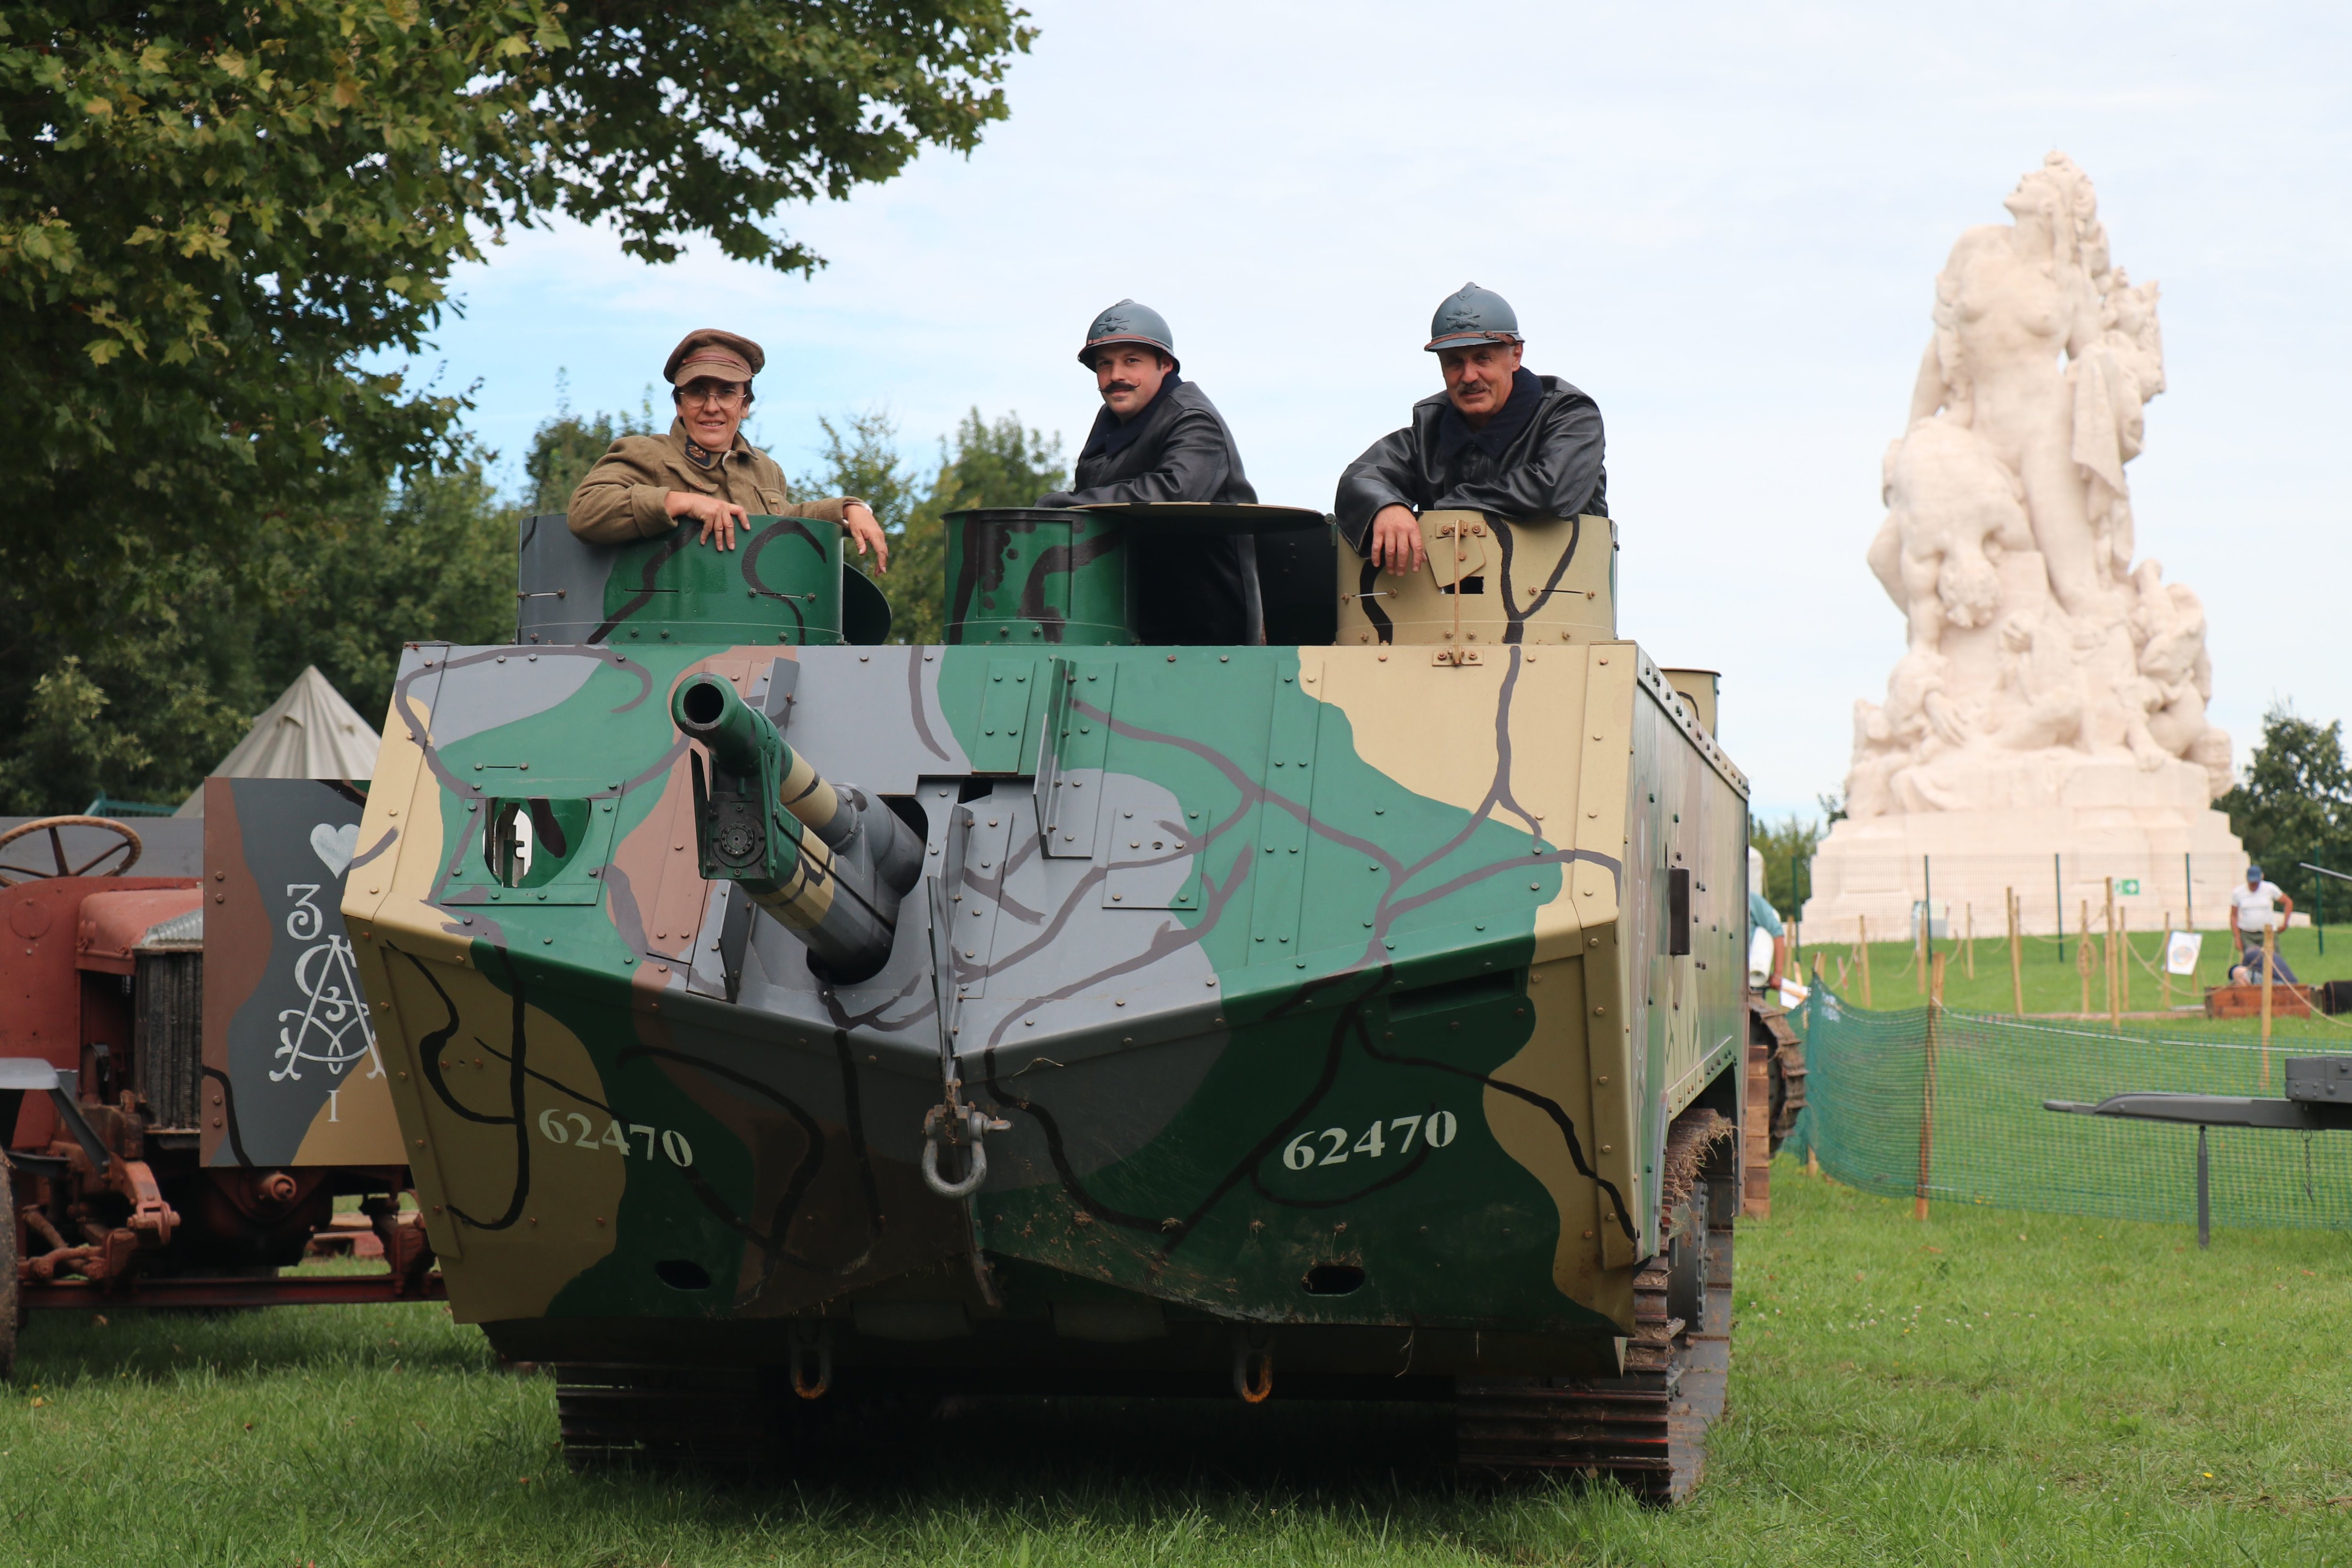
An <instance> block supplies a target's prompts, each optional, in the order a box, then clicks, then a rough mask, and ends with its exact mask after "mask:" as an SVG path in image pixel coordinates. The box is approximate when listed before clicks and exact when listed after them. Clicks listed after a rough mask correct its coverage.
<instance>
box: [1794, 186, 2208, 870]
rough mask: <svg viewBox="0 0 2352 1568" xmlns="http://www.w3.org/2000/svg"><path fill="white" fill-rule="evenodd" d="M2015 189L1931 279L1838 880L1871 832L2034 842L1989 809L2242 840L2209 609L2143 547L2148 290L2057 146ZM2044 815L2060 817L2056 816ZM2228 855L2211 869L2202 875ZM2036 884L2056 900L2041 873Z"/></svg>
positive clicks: (1830, 849) (2160, 358) (2152, 352)
mask: <svg viewBox="0 0 2352 1568" xmlns="http://www.w3.org/2000/svg"><path fill="white" fill-rule="evenodd" d="M2003 205H2005V206H2006V207H2007V208H2008V209H2009V213H2010V216H2011V222H2010V223H2007V224H1989V225H1984V226H1979V227H1975V228H1970V229H1968V230H1967V231H1965V232H1964V233H1963V234H1962V235H1961V236H1960V237H1959V240H1958V243H1956V244H1955V245H1954V246H1953V247H1952V252H1951V256H1950V258H1949V259H1948V260H1947V261H1946V263H1945V265H1944V269H1943V271H1942V272H1941V273H1940V274H1938V275H1937V279H1936V293H1935V300H1934V304H1933V306H1932V309H1931V310H1930V317H1931V320H1932V321H1933V323H1934V331H1933V332H1932V334H1931V335H1930V337H1929V339H1928V342H1927V350H1926V352H1925V353H1923V354H1922V356H1921V358H1920V363H1919V373H1918V376H1917V379H1916V384H1915V385H1914V388H1913V392H1912V398H1911V409H1910V419H1909V422H1908V425H1907V426H1906V430H1905V432H1904V434H1903V435H1902V436H1901V437H1899V438H1898V439H1896V440H1895V442H1894V443H1893V444H1892V445H1890V446H1889V447H1888V448H1887V453H1886V458H1885V464H1884V466H1883V473H1882V499H1883V500H1885V505H1886V509H1887V510H1886V516H1885V521H1883V522H1882V523H1881V524H1880V527H1879V530H1878V532H1877V535H1876V537H1875V538H1874V540H1873V541H1872V542H1871V545H1870V549H1869V552H1868V559H1869V563H1870V567H1871V570H1872V572H1873V574H1874V575H1875V576H1876V577H1877V579H1878V581H1879V582H1880V583H1881V584H1883V585H1884V586H1885V589H1886V592H1887V595H1888V596H1889V597H1890V598H1891V599H1893V600H1894V602H1895V606H1896V607H1897V608H1898V609H1900V610H1901V611H1902V612H1903V615H1904V618H1905V621H1906V638H1905V642H1906V647H1905V652H1904V655H1903V657H1902V658H1901V659H1900V660H1899V661H1898V662H1897V663H1896V665H1895V669H1894V672H1893V673H1892V674H1891V675H1890V676H1889V677H1888V679H1887V686H1886V697H1885V701H1884V703H1883V704H1873V703H1870V702H1867V701H1864V702H1859V703H1857V704H1856V705H1855V714H1854V744H1853V765H1852V771H1851V773H1849V774H1848V776H1847V780H1846V807H1847V812H1848V816H1849V821H1848V822H1847V823H1841V824H1840V825H1839V826H1838V828H1837V830H1836V831H1835V832H1833V833H1832V837H1831V839H1830V841H1829V843H1828V844H1827V845H1826V846H1825V847H1824V851H1823V865H1822V869H1823V870H1824V872H1826V873H1827V874H1828V875H1829V876H1831V877H1834V875H1835V872H1836V862H1837V861H1838V860H1839V858H1840V857H1841V855H1844V854H1847V853H1848V852H1849V851H1851V852H1857V853H1858V852H1859V847H1860V846H1861V845H1862V844H1864V841H1865V840H1874V841H1876V842H1878V843H1879V844H1880V845H1882V846H1883V847H1884V848H1885V850H1886V851H1887V852H1889V853H1891V854H1899V855H1902V856H1906V857H1910V856H1916V854H1917V853H1933V852H1934V851H1932V850H1927V849H1924V848H1923V846H1924V845H1926V844H1927V842H1928V841H1929V840H1930V839H1937V840H1938V841H1943V842H1946V843H1947V847H1946V848H1945V850H1944V851H1943V852H1944V853H1945V854H1947V855H1948V856H1958V855H1968V854H1977V855H1992V854H1996V853H2006V852H2009V851H2010V850H2011V849H2012V848H2015V849H2018V850H2019V852H2021V853H2022V852H2023V851H2022V848H2021V842H2020V841H2019V840H2018V839H2017V837H2016V836H2015V835H2014V834H2013V833H2011V832H2008V831H2006V830H2004V829H2003V828H2002V827H2001V826H1999V825H1998V824H1997V823H1991V822H1982V823H1980V822H1976V821H1974V820H1973V818H1975V817H1976V816H1980V815H1982V814H1985V813H2004V814H2011V815H2013V814H2015V813H2018V812H2023V811H2037V810H2047V811H2053V812H2059V813H2061V814H2062V815H2063V813H2066V812H2076V813H2079V812H2083V811H2090V812H2093V813H2097V812H2101V811H2105V812H2106V813H2107V814H2108V815H2107V816H2105V817H2102V818H2100V819H2099V820H2100V821H2101V822H2103V823H2105V826H2106V827H2107V828H2114V827H2116V825H2117V824H2118V823H2124V824H2126V826H2129V828H2130V832H2128V833H2126V835H2125V837H2126V838H2129V837H2130V835H2131V833H2139V832H2141V830H2142V829H2146V830H2147V831H2149V832H2154V833H2155V834H2156V837H2155V838H2146V842H2145V844H2144V846H2143V849H2144V852H2145V853H2147V854H2148V855H2160V854H2163V853H2170V852H2171V851H2170V850H2168V849H2164V848H2161V847H2158V845H2157V842H2156V839H2157V838H2162V839H2164V840H2165V842H2166V843H2167V844H2169V843H2171V842H2172V840H2173V839H2174V838H2179V840H2180V843H2181V845H2182V847H2183V850H2184V851H2186V850H2188V849H2189V848H2190V845H2189V840H2190V839H2192V838H2193V839H2194V840H2196V842H2197V844H2198V845H2201V846H2203V847H2205V848H2206V850H2207V851H2208V852H2215V851H2218V850H2219V849H2220V848H2221V846H2222V845H2223V844H2224V843H2225V842H2226V844H2228V845H2229V846H2231V847H2234V846H2235V843H2236V841H2235V840H2234V839H2231V838H2229V837H2228V832H2227V826H2226V825H2225V824H2221V821H2220V818H2219V817H2218V816H2217V815H2216V814H2214V813H2212V812H2211V811H2210V809H2209V807H2210V801H2211V798H2212V796H2213V795H2217V794H2219V793H2220V792H2221V791H2222V790H2225V789H2227V788H2228V787H2229V784H2230V741H2229V737H2228V736H2227V735H2226V734H2224V733H2222V732H2221V731H2219V730H2216V729H2214V728H2213V727H2212V726H2211V725H2210V723H2209V722H2208V721H2207V719H2206V715H2205V709H2206V703H2207V701H2208V700H2210V697H2211V695H2212V668H2211V665H2210V661H2209V660H2208V659H2207V658H2206V653H2205V614H2204V608H2203V605H2201V604H2200V602H2199V600H2198V598H2197V595H2195V594H2193V593H2191V592H2189V590H2188V589H2187V588H2186V587H2184V586H2182V585H2180V584H2167V583H2165V582H2164V580H2163V568H2162V567H2161V566H2160V565H2159V564H2158V563H2156V562H2154V561H2143V562H2140V563H2137V565H2135V564H2134V562H2133V552H2134V550H2135V548H2136V536H2135V530H2134V526H2133V521H2132V512H2131V491H2130V485H2129V482H2128V480H2127V479H2126V475H2125V467H2126V464H2128V463H2129V462H2130V461H2131V460H2132V459H2133V458H2136V457H2137V456H2138V455H2139V452H2140V448H2141V446H2142V443H2143V441H2144V440H2145V438H2146V427H2147V420H2146V408H2147V403H2148V401H2149V400H2150V399H2151V398H2153V397H2155V396H2156V395H2158V394H2159V393H2161V392H2162V391H2163V390H2164V346H2163V337H2162V333H2161V331H2160V329H2159V326H2158V320H2157V303H2158V290H2157V286H2156V285H2155V284H2154V283H2147V284H2134V283H2132V282H2131V281H2130V279H2129V278H2128V277H2127V276H2126V274H2125V272H2124V270H2123V269H2122V268H2118V267H2116V266H2114V265H2113V263H2112V260H2111V258H2110V256H2109V251H2108V243H2107V234H2106V230H2105V226H2103V225H2102V224H2101V223H2100V221H2099V213H2098V197H2097V195H2096V193H2095V191H2094V190H2093V188H2092V185H2091V182H2090V179H2089V177H2088V176H2087V175H2085V174H2084V173H2083V171H2082V170H2081V169H2079V168H2077V167H2075V165H2074V162H2073V161H2072V160H2071V159H2069V158H2067V157H2066V156H2065V155H2064V154H2063V153H2051V154H2050V155H2049V156H2048V157H2047V158H2045V159H2044V160H2043V161H2042V167H2040V168H2038V169H2035V170H2032V172H2030V173H2028V174H2026V175H2025V176H2024V177H2023V178H2022V179H2021V180H2019V181H2018V183H2017V188H2016V189H2015V190H2013V191H2012V192H2011V193H2010V195H2009V196H2008V198H2007V200H2006V201H2005V202H2004V203H2003ZM2118 812H2121V813H2124V814H2126V816H2117V815H2116V813H2118ZM1923 818H1933V819H1937V821H1936V825H1935V826H1933V827H1932V828H1930V827H1928V826H1927V824H1926V823H1925V822H1924V821H1922V820H1920V819H1923ZM1963 818H1967V819H1969V820H1962V819H1963ZM2208 819H2210V820H2208ZM2067 820H2070V821H2071V820H2073V819H2072V818H2068V819H2067ZM1873 822H1882V826H1881V827H1879V828H1875V829H1872V828H1866V826H1865V825H1867V824H1870V823H1873ZM2168 824H2169V825H2170V826H2167V825H2168ZM2173 827H2177V828H2178V829H2179V832H2178V833H2174V832H2172V831H2171V828H2173ZM2159 830H2161V831H2159ZM2049 831H2050V832H2052V833H2055V834H2057V835H2059V836H2060V837H2065V835H2066V834H2067V833H2068V832H2070V831H2072V830H2071V829H2068V828H2065V827H2063V826H2061V825H2060V819H2059V818H2058V817H2053V818H2051V821H2050V825H2049ZM2183 835H2185V836H2186V837H2182V836H2183ZM2093 837H2097V836H2096V835H2093ZM2109 837H2110V839H2112V838H2113V835H2112V834H2110V835H2109ZM2143 837H2145V835H2143ZM1963 841H1965V842H1966V843H1968V844H1969V845H1971V846H1974V847H1969V848H1963V847H1960V846H1961V843H1962V842H1963ZM2115 842H2116V844H2118V845H2120V843H2121V842H2122V841H2121V840H2115ZM1898 844H1899V847H1898ZM2067 847H2069V846H2066V845H2053V846H2051V847H2049V848H2045V849H2042V850H2041V851H2039V852H2040V853H2041V854H2042V856H2043V858H2044V859H2045V860H2046V858H2047V855H2048V854H2049V853H2050V852H2051V851H2052V850H2053V849H2054V850H2056V851H2057V852H2059V853H2061V854H2063V853H2064V852H2065V849H2066V848H2067ZM2117 852H2121V851H2120V849H2118V851H2117ZM2236 872H2237V868H2235V867H2229V868H2224V867H2222V866H2221V865H2220V864H2219V863H2218V862H2217V863H2216V864H2215V867H2214V873H2215V879H2216V886H2217V887H2218V886H2220V885H2221V882H2222V881H2223V880H2224V879H2229V878H2233V877H2234V876H2235V875H2236ZM1954 874H1957V868H1955V873H1954ZM2126 879H2127V880H2128V879H2129V878H2126ZM1938 880H1939V882H1940V881H1941V880H1942V879H1941V878H1940V877H1939V879H1938ZM1817 885H1818V886H1819V888H1820V889H1821V891H1822V892H1823V893H1825V894H1826V893H1830V892H1831V888H1830V886H1829V882H1828V881H1827V880H1821V881H1819V882H1818V883H1817ZM2001 885H2003V886H2005V885H2007V884H2005V883H2004V884H2001ZM2040 887H2041V889H2043V896H2045V897H2049V898H2052V899H2053V900H2055V898H2056V895H2054V894H2051V893H2049V892H2048V889H2049V883H2048V879H2047V875H2046V873H2045V875H2044V876H2043V878H2042V881H2041V883H2040ZM1887 891H1889V892H1890V893H1891V891H1892V889H1888V890H1887ZM2217 896H2218V895H2217ZM1999 897H2000V894H1999V892H1998V889H1996V890H1995V892H1994V895H1993V900H1994V901H1993V902H1991V903H1990V904H1989V905H1988V908H1989V909H1990V908H1998V899H1999ZM1842 899H1843V894H1840V895H1838V896H1836V897H1832V899H1831V900H1830V901H1829V903H1828V904H1825V905H1824V906H1823V907H1824V909H1825V910H1828V911H1829V912H1830V913H1832V915H1833V916H1834V915H1836V914H1837V913H1838V911H1839V910H1843V908H1844V907H1845V904H1844V902H1841V900H1842ZM2188 899H2189V893H2188V892H2187V890H2186V889H2182V891H2181V897H2180V898H2179V899H2177V900H2175V903H2176V905H2177V904H2179V903H2180V902H2185V901H2187V900H2188ZM1816 901H1817V902H1819V901H1820V900H1816ZM1845 901H1846V902H1851V900H1845ZM1881 901H1882V902H1883V901H1884V900H1881ZM1810 912H1811V911H1809V913H1810Z"/></svg>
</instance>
